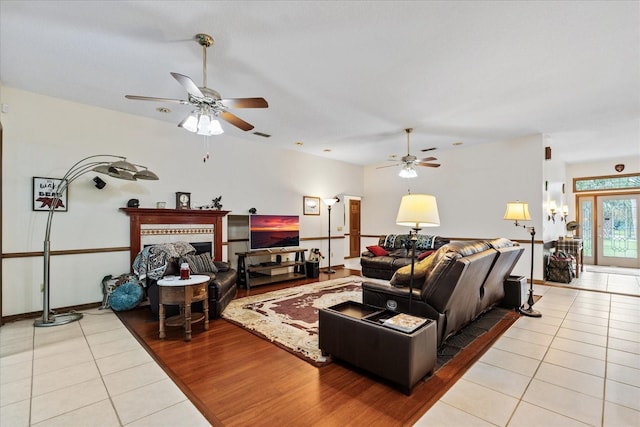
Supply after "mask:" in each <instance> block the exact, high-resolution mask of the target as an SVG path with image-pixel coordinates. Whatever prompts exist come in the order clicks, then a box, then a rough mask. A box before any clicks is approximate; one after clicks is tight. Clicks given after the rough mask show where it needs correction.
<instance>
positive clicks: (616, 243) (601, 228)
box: [596, 194, 640, 268]
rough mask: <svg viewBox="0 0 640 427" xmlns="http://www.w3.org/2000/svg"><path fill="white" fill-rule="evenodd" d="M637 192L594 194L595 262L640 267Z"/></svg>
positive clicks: (638, 197)
mask: <svg viewBox="0 0 640 427" xmlns="http://www.w3.org/2000/svg"><path fill="white" fill-rule="evenodd" d="M639 201H640V196H638V195H634V194H629V195H616V196H598V197H597V206H598V214H597V228H596V233H597V255H598V265H611V266H616V267H631V268H640V261H639V260H640V258H638V202H639Z"/></svg>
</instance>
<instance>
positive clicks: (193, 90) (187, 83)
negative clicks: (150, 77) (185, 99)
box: [171, 73, 204, 98]
mask: <svg viewBox="0 0 640 427" xmlns="http://www.w3.org/2000/svg"><path fill="white" fill-rule="evenodd" d="M171 75H172V76H173V78H174V79H176V80H177V81H178V83H180V84H181V85H182V87H184V88H185V89H186V90H187V92H188V93H189V94H190V95H193V96H196V97H198V98H204V95H203V94H202V92H201V91H200V88H198V86H197V85H196V84H195V83H194V82H193V80H191V78H190V77H187V76H185V75H183V74H178V73H171Z"/></svg>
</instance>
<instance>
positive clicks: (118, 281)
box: [100, 273, 138, 310]
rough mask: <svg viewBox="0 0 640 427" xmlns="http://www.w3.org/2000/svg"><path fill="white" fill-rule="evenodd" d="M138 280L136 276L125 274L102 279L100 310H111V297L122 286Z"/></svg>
mask: <svg viewBox="0 0 640 427" xmlns="http://www.w3.org/2000/svg"><path fill="white" fill-rule="evenodd" d="M137 281H138V278H137V277H136V276H135V275H134V274H129V273H124V274H121V275H119V276H115V277H114V276H112V275H111V274H110V275H108V276H104V277H103V278H102V305H101V306H100V310H103V309H106V308H110V306H109V297H110V296H111V294H112V293H113V292H114V291H115V290H116V289H118V287H119V286H120V285H124V284H125V283H127V282H137Z"/></svg>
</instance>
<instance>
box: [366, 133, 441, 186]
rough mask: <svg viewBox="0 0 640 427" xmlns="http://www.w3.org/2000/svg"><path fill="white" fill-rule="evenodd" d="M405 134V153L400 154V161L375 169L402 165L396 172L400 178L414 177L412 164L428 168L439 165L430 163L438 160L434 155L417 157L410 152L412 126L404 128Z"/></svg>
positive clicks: (414, 171)
mask: <svg viewBox="0 0 640 427" xmlns="http://www.w3.org/2000/svg"><path fill="white" fill-rule="evenodd" d="M404 131H405V132H406V134H407V155H406V156H402V157H401V158H400V160H401V163H396V164H394V165H388V166H380V167H378V168H376V169H382V168H389V167H393V166H400V165H402V169H400V172H399V173H398V175H399V176H400V177H401V178H415V177H417V176H418V173H417V172H416V170H415V169H414V166H426V167H429V168H438V167H440V164H439V163H430V162H432V161H434V160H438V159H436V158H435V157H425V158H423V159H418V158H417V157H416V156H414V155H412V154H411V147H410V142H409V135H410V134H411V132H412V131H413V129H412V128H406V129H405V130H404ZM391 161H396V159H391Z"/></svg>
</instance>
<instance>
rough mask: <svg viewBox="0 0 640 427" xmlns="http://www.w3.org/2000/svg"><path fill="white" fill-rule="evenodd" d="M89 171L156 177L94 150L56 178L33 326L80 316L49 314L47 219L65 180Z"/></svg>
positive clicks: (120, 158) (127, 177) (133, 178)
mask: <svg viewBox="0 0 640 427" xmlns="http://www.w3.org/2000/svg"><path fill="white" fill-rule="evenodd" d="M89 172H98V173H102V174H106V175H109V176H111V177H113V178H118V179H125V180H128V181H136V180H138V179H144V180H157V179H158V175H156V174H155V173H153V172H151V171H150V170H149V169H147V167H146V166H142V165H134V164H133V163H129V162H128V161H127V158H126V157H123V156H115V155H112V154H96V155H94V156H89V157H85V158H84V159H82V160H80V161H78V162H76V163H75V164H74V165H73V166H71V168H69V170H68V171H67V173H65V174H64V176H63V177H62V178H61V179H60V185H59V187H58V190H57V191H56V193H55V196H54V197H53V200H52V202H51V206H50V207H49V215H48V217H47V228H46V231H45V235H44V285H43V290H42V318H41V319H36V321H35V322H34V326H36V327H41V326H58V325H64V324H67V323H71V322H75V321H76V320H80V319H81V318H82V313H64V314H58V315H51V314H50V295H51V293H50V282H51V276H50V265H51V242H50V238H51V223H52V221H53V214H54V212H55V209H56V205H57V204H58V200H60V198H61V197H62V196H63V194H64V192H65V191H67V188H68V187H69V184H71V183H72V182H73V181H75V180H76V179H78V178H79V177H81V176H82V175H84V174H86V173H89Z"/></svg>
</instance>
